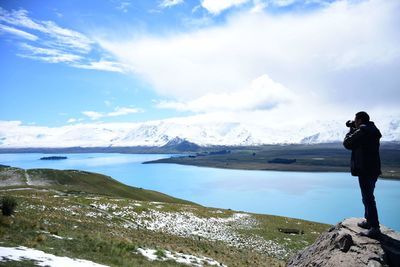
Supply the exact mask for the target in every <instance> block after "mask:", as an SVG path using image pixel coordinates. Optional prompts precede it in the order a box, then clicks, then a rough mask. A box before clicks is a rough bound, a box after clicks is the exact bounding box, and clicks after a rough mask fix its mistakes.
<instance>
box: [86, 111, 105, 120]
mask: <svg viewBox="0 0 400 267" xmlns="http://www.w3.org/2000/svg"><path fill="white" fill-rule="evenodd" d="M82 114H83V115H85V116H87V117H89V118H90V119H92V120H98V119H100V118H103V117H104V116H105V115H104V114H103V113H101V112H97V111H82Z"/></svg>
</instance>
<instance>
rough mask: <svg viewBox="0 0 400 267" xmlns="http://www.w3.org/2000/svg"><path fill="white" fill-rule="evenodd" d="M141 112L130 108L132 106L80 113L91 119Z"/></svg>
mask: <svg viewBox="0 0 400 267" xmlns="http://www.w3.org/2000/svg"><path fill="white" fill-rule="evenodd" d="M140 112H143V110H142V109H139V108H132V107H116V108H115V109H114V111H111V112H108V113H105V112H97V111H83V112H82V114H83V115H85V116H87V117H89V118H90V119H91V120H98V119H101V118H106V117H118V116H124V115H128V114H132V113H140Z"/></svg>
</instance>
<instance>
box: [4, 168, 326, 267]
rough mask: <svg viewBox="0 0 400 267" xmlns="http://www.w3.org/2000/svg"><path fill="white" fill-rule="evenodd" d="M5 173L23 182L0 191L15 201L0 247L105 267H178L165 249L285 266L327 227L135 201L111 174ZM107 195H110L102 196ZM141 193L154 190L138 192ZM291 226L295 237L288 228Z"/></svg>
mask: <svg viewBox="0 0 400 267" xmlns="http://www.w3.org/2000/svg"><path fill="white" fill-rule="evenodd" d="M10 170H11V171H13V172H15V173H19V174H20V176H18V177H17V175H14V176H13V177H14V178H15V177H17V178H18V179H20V181H19V182H21V181H22V183H25V184H21V185H16V184H14V185H13V186H7V187H2V188H0V197H2V196H11V197H13V198H15V199H16V201H17V203H18V207H17V210H16V213H15V214H14V215H13V216H12V217H5V216H2V215H0V246H2V247H11V246H12V247H16V246H25V247H29V248H36V249H38V250H41V251H45V252H47V253H50V254H55V255H59V256H67V257H71V258H79V259H86V260H91V261H94V262H97V263H101V264H105V265H108V266H183V265H181V264H179V263H177V262H176V261H174V260H166V255H167V254H168V253H173V254H174V255H178V254H180V255H183V254H184V255H186V256H183V257H185V258H186V259H188V257H189V256H187V255H191V256H193V257H194V256H196V257H199V258H202V259H203V260H202V261H204V262H206V260H204V258H205V257H206V258H208V259H210V260H211V259H212V260H214V261H216V262H218V263H221V264H225V265H227V266H284V265H285V261H286V260H287V258H288V257H290V256H291V255H293V254H294V253H296V252H297V251H298V250H300V249H303V248H304V247H306V246H307V245H310V244H311V243H313V242H314V240H315V239H316V238H317V237H318V236H319V234H320V233H322V232H323V231H325V230H326V229H327V228H329V225H324V224H319V223H315V222H309V221H304V220H297V219H291V218H286V217H279V216H270V215H258V214H250V213H244V212H236V211H232V210H224V209H215V208H206V207H202V206H199V205H188V204H183V203H182V201H181V200H178V202H181V203H174V202H173V201H169V202H168V203H166V202H160V201H158V202H154V200H152V201H140V200H135V197H136V196H135V195H134V194H133V192H136V191H129V190H127V191H125V190H119V189H118V188H120V187H121V185H120V184H118V183H117V184H116V182H115V181H114V180H112V179H111V178H109V177H105V176H100V175H97V174H91V173H83V174H80V172H76V171H54V170H31V171H27V174H28V176H26V175H25V172H24V170H21V169H15V168H12V169H11V168H8V169H7V168H3V169H2V170H1V173H2V175H0V177H1V178H0V179H1V180H0V184H2V185H5V184H6V182H5V181H8V183H9V184H10V181H11V180H10ZM5 172H7V173H5ZM78 174H79V175H78ZM71 176H72V177H71ZM90 177H97V179H98V180H96V179H95V178H93V179H90ZM18 179H14V182H15V183H16V182H18V181H17V180H18ZM24 179H25V180H24ZM49 181H51V182H53V183H52V184H50V182H49ZM34 183H36V184H37V185H36V186H29V188H28V186H27V184H34ZM40 183H42V185H41V186H39V185H38V184H40ZM97 183H100V185H102V186H108V185H111V186H114V189H112V190H109V189H107V188H102V187H101V186H100V185H97ZM117 185H118V186H117ZM71 188H72V189H71ZM115 188H116V189H115ZM122 188H123V187H122ZM77 189H79V190H77ZM83 189H85V191H86V192H88V191H89V192H90V193H84V192H85V191H84V190H83ZM105 190H106V191H107V192H104V191H105ZM95 191H96V192H99V194H96V193H94V192H95ZM110 192H112V194H113V195H112V196H111V195H106V194H105V193H109V194H111V193H110ZM126 192H129V194H128V193H126ZM119 193H121V195H118V194H119ZM126 194H128V196H130V197H125V195H126ZM155 196H156V197H160V196H159V195H155ZM164 196H165V195H162V197H164ZM140 197H146V198H153V197H154V195H153V194H146V191H145V190H144V193H143V194H141V195H140ZM168 200H171V198H168ZM172 200H173V199H172ZM285 229H286V230H289V233H285V232H287V231H286V230H285ZM293 230H295V231H297V232H298V234H294V233H290V232H291V231H293ZM146 249H153V250H154V251H155V252H154V253H155V255H156V258H157V260H155V261H149V260H148V259H147V258H146V257H144V256H143V255H142V254H141V253H140V251H142V250H146ZM192 261H194V260H192ZM204 262H203V264H205V263H204ZM0 266H36V264H35V262H34V261H31V260H28V259H27V260H26V261H24V262H23V264H22V263H21V262H12V261H7V262H4V258H3V261H1V260H0Z"/></svg>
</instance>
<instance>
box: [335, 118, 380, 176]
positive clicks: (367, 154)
mask: <svg viewBox="0 0 400 267" xmlns="http://www.w3.org/2000/svg"><path fill="white" fill-rule="evenodd" d="M381 137H382V135H381V133H380V131H379V130H378V128H376V126H375V124H374V123H373V122H372V121H370V122H368V123H366V124H363V125H361V126H360V128H359V129H354V128H351V129H350V132H349V133H348V134H346V137H345V138H344V141H343V145H344V147H345V148H347V149H349V150H351V174H352V175H353V176H363V177H372V178H376V177H378V176H379V175H380V174H381V159H380V156H379V139H380V138H381Z"/></svg>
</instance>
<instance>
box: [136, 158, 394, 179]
mask: <svg viewBox="0 0 400 267" xmlns="http://www.w3.org/2000/svg"><path fill="white" fill-rule="evenodd" d="M180 159H181V158H176V157H170V158H165V159H159V160H151V161H145V162H142V164H178V165H186V166H194V167H200V168H202V167H203V168H216V169H226V170H243V171H278V172H311V173H348V174H349V175H350V176H351V173H350V170H349V169H348V168H347V169H346V168H343V167H336V166H307V165H290V164H270V163H265V164H264V165H265V166H267V168H265V166H264V168H257V167H249V165H246V166H243V165H241V164H237V165H235V164H228V165H221V164H202V163H200V164H199V163H196V162H195V161H194V160H193V161H192V162H188V161H182V160H180ZM268 166H269V167H268ZM388 173H390V172H385V171H384V172H383V173H382V175H380V176H379V177H378V179H380V180H392V181H400V175H399V174H397V173H396V174H397V175H395V176H390V175H389V176H387V175H388ZM352 177H356V176H352Z"/></svg>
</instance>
